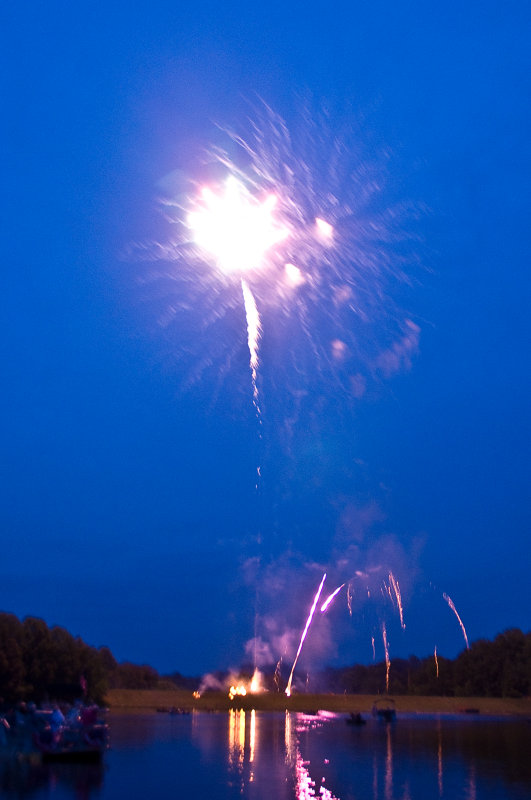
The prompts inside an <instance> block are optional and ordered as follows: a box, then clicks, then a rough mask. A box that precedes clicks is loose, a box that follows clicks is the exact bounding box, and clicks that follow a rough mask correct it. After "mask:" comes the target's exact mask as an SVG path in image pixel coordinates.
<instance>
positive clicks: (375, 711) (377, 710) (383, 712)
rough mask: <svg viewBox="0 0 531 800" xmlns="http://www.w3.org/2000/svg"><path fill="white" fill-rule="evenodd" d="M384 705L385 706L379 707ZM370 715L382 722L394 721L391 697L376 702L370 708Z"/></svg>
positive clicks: (394, 709)
mask: <svg viewBox="0 0 531 800" xmlns="http://www.w3.org/2000/svg"><path fill="white" fill-rule="evenodd" d="M379 703H385V704H386V705H379ZM372 715H373V717H376V719H379V720H381V721H382V722H394V721H395V720H396V708H395V701H394V700H393V698H392V697H384V698H381V699H380V700H376V701H375V702H374V704H373V707H372Z"/></svg>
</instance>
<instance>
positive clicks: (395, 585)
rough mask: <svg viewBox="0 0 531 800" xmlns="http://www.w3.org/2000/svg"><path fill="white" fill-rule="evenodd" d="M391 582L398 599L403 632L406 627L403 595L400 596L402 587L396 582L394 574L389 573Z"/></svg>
mask: <svg viewBox="0 0 531 800" xmlns="http://www.w3.org/2000/svg"><path fill="white" fill-rule="evenodd" d="M389 581H390V583H391V586H392V587H393V591H394V593H395V597H396V604H397V606H398V613H399V614H400V625H401V626H402V630H404V631H405V629H406V625H405V622H404V610H403V607H402V595H401V594H400V586H399V585H398V581H397V580H396V578H395V576H394V575H393V573H392V572H390V573H389Z"/></svg>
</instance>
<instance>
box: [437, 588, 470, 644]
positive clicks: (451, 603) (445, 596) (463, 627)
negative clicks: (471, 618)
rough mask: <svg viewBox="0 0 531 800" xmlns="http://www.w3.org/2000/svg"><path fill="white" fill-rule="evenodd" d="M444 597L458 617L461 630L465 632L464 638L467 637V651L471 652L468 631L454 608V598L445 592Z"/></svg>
mask: <svg viewBox="0 0 531 800" xmlns="http://www.w3.org/2000/svg"><path fill="white" fill-rule="evenodd" d="M443 597H444V599H445V600H446V602H447V603H448V605H449V606H450V608H451V609H452V611H453V612H454V614H455V616H456V617H457V621H458V622H459V624H460V626H461V630H462V631H463V636H464V637H465V643H466V649H467V650H470V647H469V644H468V636H467V635H466V630H465V626H464V625H463V620H462V619H461V617H460V616H459V614H458V613H457V608H456V607H455V606H454V604H453V601H452V598H451V597H448V595H447V594H446V592H443Z"/></svg>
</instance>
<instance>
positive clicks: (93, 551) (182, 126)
mask: <svg viewBox="0 0 531 800" xmlns="http://www.w3.org/2000/svg"><path fill="white" fill-rule="evenodd" d="M8 6H9V7H4V9H3V10H2V11H1V12H0V28H1V30H2V33H3V36H2V39H3V42H2V47H1V48H0V53H1V56H0V58H1V59H2V65H1V66H2V75H3V79H2V84H3V102H2V108H3V125H2V129H1V130H2V132H1V134H0V135H1V144H2V146H1V152H2V178H3V180H2V183H3V191H2V198H1V224H2V232H3V235H2V240H3V269H2V276H3V281H2V292H1V302H2V321H3V326H4V333H3V337H2V344H3V347H2V351H3V353H2V361H1V363H2V392H1V395H0V398H1V400H0V403H1V407H0V421H1V441H2V459H1V468H2V474H1V483H0V487H1V488H0V491H1V508H2V559H1V562H0V608H1V609H2V610H5V611H9V612H13V613H15V614H17V615H19V616H20V617H24V616H26V615H34V616H39V617H42V618H43V619H45V620H46V622H48V623H49V624H59V625H62V626H64V627H66V628H67V629H68V630H70V631H71V632H72V633H73V634H79V635H80V636H81V637H82V638H83V639H84V640H85V641H86V642H88V643H89V644H93V645H96V646H99V645H108V646H109V647H110V648H111V650H112V651H113V653H114V654H115V656H116V657H117V658H118V659H119V660H122V659H128V660H131V661H135V662H138V663H150V664H152V665H153V666H155V667H156V668H158V669H160V670H161V671H170V670H174V669H175V670H179V671H181V672H184V673H187V674H200V673H202V672H205V671H209V670H213V669H215V668H221V667H228V666H231V665H237V664H239V663H240V662H242V661H243V660H244V659H245V658H247V657H249V655H250V653H251V652H252V650H253V648H250V647H248V648H247V650H246V643H247V642H248V641H249V640H250V639H251V638H252V637H253V636H254V635H255V634H256V635H257V637H258V638H259V641H258V643H257V644H258V645H259V647H258V648H257V649H255V652H257V651H258V652H259V653H260V654H261V657H262V659H265V658H266V656H267V655H269V654H270V655H271V657H274V658H275V660H276V659H277V658H278V657H280V655H283V656H284V657H285V659H286V660H288V661H289V658H290V657H292V656H293V654H294V653H293V646H294V643H295V644H296V642H295V639H296V636H298V634H299V632H300V630H301V629H302V626H303V625H304V621H305V617H306V614H307V610H308V608H309V605H310V604H311V600H312V596H313V593H314V592H315V590H316V588H317V586H318V584H319V581H320V579H321V576H322V573H323V572H324V571H325V570H326V571H328V575H329V578H328V583H327V587H328V590H329V591H332V590H333V589H334V588H335V587H336V586H337V585H339V584H340V583H342V582H343V581H347V582H348V581H349V580H352V587H353V591H354V596H353V599H352V616H351V615H350V614H349V611H348V608H347V602H346V593H345V590H343V593H342V594H340V595H338V598H337V599H336V601H335V603H334V604H333V606H331V607H330V609H329V611H328V612H327V615H326V618H323V619H321V620H319V621H316V625H315V636H314V638H313V643H312V641H311V640H310V639H309V640H308V650H307V653H306V667H307V669H310V668H311V667H312V665H323V664H326V663H332V662H335V663H341V664H346V663H352V662H354V661H369V660H370V659H371V658H372V649H371V648H372V645H371V637H372V636H374V637H375V640H376V642H375V647H376V657H377V658H378V659H381V658H383V649H382V639H381V631H382V624H383V623H384V622H385V624H386V630H387V635H388V639H389V645H390V656H391V659H392V658H393V655H395V656H407V655H409V654H410V653H415V654H416V655H419V656H423V655H427V654H429V653H431V652H433V649H434V646H437V650H438V652H439V653H441V654H443V655H447V656H449V657H453V656H455V655H456V654H457V653H458V652H459V651H460V650H461V649H462V648H463V646H464V639H463V636H462V632H461V630H460V627H459V624H458V622H457V619H456V617H455V615H454V614H453V612H452V611H451V610H450V609H449V607H448V605H447V604H446V602H445V601H444V599H443V597H442V595H443V592H445V593H447V594H448V595H449V596H450V597H451V598H452V599H453V600H454V602H455V605H456V608H457V609H458V611H459V614H460V616H461V618H462V620H463V622H464V624H465V626H466V630H467V633H468V637H469V639H470V640H471V641H473V640H475V639H478V638H482V637H493V636H494V635H495V634H497V633H498V632H500V631H502V630H505V629H506V628H509V627H520V628H522V629H524V630H526V631H527V630H529V628H530V608H531V603H530V600H531V598H530V593H529V576H528V570H529V555H530V553H529V538H528V535H529V526H530V521H531V520H530V504H531V503H530V493H529V485H530V479H531V471H530V460H529V453H530V430H529V401H530V369H529V355H528V354H529V342H530V341H531V335H530V334H531V331H530V327H531V326H530V314H529V305H530V285H531V279H530V275H529V254H530V230H531V228H530V225H529V185H530V182H531V158H530V148H529V137H530V133H531V131H530V127H531V126H530V121H531V112H530V107H529V97H530V89H531V87H530V76H531V64H530V61H531V56H530V49H529V36H530V33H531V31H530V22H531V12H530V10H529V7H528V4H527V3H524V2H510V0H509V2H506V3H503V4H500V3H495V2H481V3H480V2H476V1H475V0H474V2H469V3H465V4H463V3H458V2H454V0H451V1H450V2H447V3H445V4H444V5H441V4H440V3H434V2H409V3H391V2H389V0H385V1H384V0H381V1H380V2H378V0H376V1H375V2H371V3H366V2H349V3H343V2H339V3H332V4H328V5H327V6H326V7H325V6H323V5H322V4H317V3H314V4H310V5H307V6H306V7H303V6H300V5H297V4H293V3H286V2H283V3H277V2H273V3H267V4H263V5H260V6H253V5H252V4H249V3H246V4H244V3H238V2H230V0H229V1H228V2H227V3H214V2H211V3H210V2H208V3H207V2H201V0H199V2H197V3H194V4H191V3H190V4H189V5H188V6H184V5H182V4H179V3H175V2H171V3H170V2H164V1H162V0H154V2H151V3H145V2H142V0H139V2H136V3H135V4H130V3H126V2H118V0H108V2H106V3H94V2H92V3H87V2H84V1H83V0H82V1H81V2H78V3H76V4H69V3H62V2H58V1H56V0H49V2H47V3H41V2H31V3H28V2H19V3H17V4H16V5H15V4H8ZM301 96H303V97H306V98H310V100H308V102H309V103H310V105H311V107H312V108H314V109H315V108H322V107H326V108H332V109H334V112H333V114H331V117H330V120H329V125H330V129H331V140H334V139H335V138H336V139H341V137H343V135H344V132H345V130H350V129H351V128H353V129H355V131H357V133H356V136H357V137H358V141H359V151H358V152H354V151H352V159H353V163H354V166H355V167H356V168H357V170H358V173H363V171H364V170H365V168H366V171H367V175H368V176H374V175H375V174H376V175H379V174H380V173H379V170H380V169H381V178H382V186H383V187H384V188H383V189H382V191H381V192H380V193H378V196H377V199H375V201H374V204H373V206H372V207H371V208H370V210H369V211H368V213H367V216H366V219H365V221H366V222H367V221H368V222H369V223H370V222H371V219H373V220H381V219H382V218H383V217H384V215H385V212H386V210H388V209H389V208H399V209H402V211H401V212H400V213H398V216H397V219H396V220H395V222H396V228H397V230H398V229H400V228H401V227H403V229H404V231H405V232H406V233H407V236H408V237H409V238H408V239H407V243H406V244H404V242H400V241H398V239H397V238H396V237H394V236H391V237H389V241H387V242H383V241H382V242H381V243H380V245H379V247H380V251H381V253H382V259H383V258H384V256H385V258H386V259H387V261H388V263H389V265H390V269H389V270H388V272H387V274H386V279H385V281H384V285H383V294H382V299H381V300H379V301H378V304H377V310H376V311H374V310H373V309H372V306H371V304H372V300H371V299H370V297H369V300H368V301H367V308H368V309H369V310H368V315H369V322H370V325H369V327H368V328H367V329H364V330H366V332H365V334H363V335H361V333H359V331H358V330H357V328H356V324H357V322H356V321H355V320H354V318H352V319H350V318H349V317H348V316H344V317H341V318H339V316H338V317H334V315H333V314H329V313H328V311H329V308H330V306H329V305H326V304H327V303H329V299H330V297H329V295H327V293H326V291H325V290H323V292H322V294H321V295H320V297H321V298H322V300H323V303H322V304H320V303H319V302H312V303H310V302H308V303H307V305H304V304H303V299H300V305H299V306H298V310H296V306H295V305H294V306H293V315H291V313H290V312H291V309H290V307H289V304H287V306H286V305H284V307H283V308H282V309H280V307H278V306H275V304H274V303H273V302H269V301H268V302H267V303H266V302H265V300H266V298H265V294H264V293H263V294H262V295H260V292H259V293H258V295H257V304H258V305H259V306H261V307H260V310H261V311H262V321H263V326H264V331H263V340H262V343H261V354H260V355H261V367H260V371H259V376H258V387H259V391H260V396H261V408H262V420H261V425H259V423H258V420H257V417H256V413H255V410H254V407H253V403H252V389H251V382H250V373H249V364H248V358H249V354H248V351H247V342H246V330H245V318H244V312H243V308H242V306H241V305H239V304H238V303H237V302H235V301H234V297H235V296H236V295H234V296H231V295H230V291H229V292H228V296H229V299H228V300H227V298H226V297H225V299H222V305H221V306H219V307H218V310H219V313H216V311H215V310H214V312H212V308H214V309H216V306H215V303H213V302H212V300H213V298H214V297H215V295H209V289H208V280H207V278H206V277H205V274H206V273H205V270H204V265H203V270H202V271H201V270H199V271H198V278H197V281H198V284H197V286H193V285H191V284H188V283H187V281H186V280H182V279H181V277H182V274H181V273H180V272H179V270H182V265H181V264H179V263H177V262H176V263H171V262H168V261H167V262H165V263H164V264H161V262H160V261H157V259H156V258H155V257H153V258H150V253H154V252H155V250H156V245H155V243H164V242H167V241H168V240H169V239H170V238H171V236H172V235H173V234H174V230H173V227H174V226H172V225H171V224H170V223H169V222H168V220H167V219H166V218H165V215H164V213H161V212H162V211H163V209H162V208H161V205H160V196H161V192H163V191H165V192H166V193H168V192H169V186H170V184H171V185H172V186H176V185H177V184H179V187H180V189H182V185H183V184H184V182H185V181H186V179H187V178H189V179H195V178H198V177H201V178H203V176H204V174H205V163H204V153H205V149H206V148H208V147H211V146H215V145H220V146H227V142H226V141H224V138H223V137H224V136H225V135H226V134H225V133H224V131H223V130H222V128H223V127H227V128H230V129H236V130H246V129H248V128H249V123H248V117H249V116H252V113H253V112H252V109H255V110H256V109H258V112H257V113H258V115H259V114H260V109H262V110H263V106H262V103H261V100H260V99H259V98H261V99H262V100H263V101H264V103H266V104H267V105H268V106H269V107H270V108H271V109H273V110H274V112H275V113H276V114H278V115H279V117H281V118H283V119H284V120H285V121H286V124H287V126H288V128H290V130H293V131H294V132H296V131H297V130H300V129H301V127H302V128H304V124H305V122H304V119H303V118H302V113H301V100H300V97H301ZM316 113H317V112H316ZM313 118H314V117H312V119H313ZM294 135H295V134H294ZM309 139H310V140H311V139H312V135H310V136H309ZM294 141H296V136H295V139H294ZM296 149H297V148H296V145H294V150H296ZM295 155H296V156H297V157H300V159H301V160H303V159H307V160H308V163H309V164H310V166H311V167H312V168H315V170H316V174H317V173H318V174H319V176H321V175H325V174H326V169H324V168H323V165H325V166H326V163H327V153H325V152H323V153H322V159H320V158H319V157H318V158H317V159H315V158H314V157H313V156H312V157H310V156H309V155H308V153H305V152H301V153H299V152H296V153H295ZM312 158H314V160H313V162H312ZM384 162H385V163H384ZM347 177H348V173H346V174H345V179H347ZM319 180H320V181H321V183H322V184H324V183H325V179H324V178H323V179H322V178H321V177H320V178H319ZM172 182H173V183H172ZM328 188H329V187H327V186H325V185H322V193H323V196H324V195H325V194H326V192H327V191H328ZM371 215H372V216H371ZM144 250H145V252H146V254H147V257H146V258H142V257H139V253H140V252H143V251H144ZM393 265H395V266H393ZM398 265H400V268H402V267H403V268H404V271H405V273H406V275H405V277H406V278H407V280H399V279H398ZM161 269H165V270H166V274H169V275H170V279H169V280H162V281H160V280H158V278H157V276H158V274H159V273H160V270H161ZM172 270H174V271H175V280H172V278H171V273H172ZM189 273H190V270H188V274H189ZM211 278H212V276H210V279H211ZM326 288H328V287H326ZM214 289H215V290H216V291H217V290H218V289H219V287H217V288H216V287H214ZM229 289H230V287H229ZM372 291H374V293H375V294H376V290H375V289H373V290H371V289H370V288H369V291H368V296H369V295H370V294H371V292H372ZM300 297H301V298H304V295H302V294H301V296H300ZM220 298H222V294H220ZM183 309H187V310H186V313H185V312H184V310H183ZM221 309H223V313H221ZM281 310H282V315H281V313H280V311H281ZM302 311H307V312H308V316H307V317H306V322H307V324H308V325H309V326H310V329H311V331H312V337H311V338H312V341H314V342H316V343H317V347H316V350H313V349H312V346H311V345H310V340H309V339H306V340H304V338H303V337H302V336H301V330H300V325H299V323H300V319H301V317H300V314H299V312H301V313H302ZM225 312H226V313H225ZM331 320H332V321H331ZM349 320H350V321H349ZM407 320H409V322H407ZM163 323H164V324H163ZM335 323H337V330H336V331H335V332H334V330H333V327H334V324H335ZM408 326H409V327H408ZM367 331H368V333H367ZM400 332H401V334H400ZM408 337H409V338H408ZM336 338H339V339H344V340H348V341H350V342H351V349H352V350H356V347H355V346H354V344H353V343H355V342H358V345H359V352H357V353H356V354H355V355H356V366H355V368H354V366H353V367H352V372H351V374H349V375H348V376H347V378H348V380H347V381H345V375H346V372H348V365H347V366H345V367H344V368H343V374H340V375H336V374H334V373H333V372H332V371H330V370H328V369H327V368H325V366H324V361H323V359H322V356H323V353H324V352H327V351H330V348H331V347H332V348H333V344H332V342H333V341H335V339H336ZM393 348H394V350H393ZM397 348H398V350H397ZM400 348H401V349H400ZM392 353H394V354H395V356H396V357H395V359H394V360H393V361H390V360H389V359H390V354H392ZM360 365H361V366H360ZM340 372H341V370H340ZM191 375H195V379H194V380H190V376H191ZM348 386H349V387H350V391H348V390H347V389H346V387H348ZM257 466H260V467H261V473H262V478H261V481H260V484H259V489H258V491H257V490H256V489H255V483H256V469H257ZM389 571H392V573H393V575H395V576H396V578H397V579H398V580H399V582H400V586H401V589H402V599H403V603H404V621H405V626H406V627H405V630H404V629H402V627H401V625H400V621H399V617H398V614H397V612H396V608H393V606H392V604H391V603H390V602H387V601H386V599H385V598H384V597H383V595H382V580H383V579H386V580H388V575H389ZM356 572H359V573H362V574H361V575H358V576H356ZM367 587H369V592H370V594H371V596H370V597H368V596H367ZM325 594H326V591H325Z"/></svg>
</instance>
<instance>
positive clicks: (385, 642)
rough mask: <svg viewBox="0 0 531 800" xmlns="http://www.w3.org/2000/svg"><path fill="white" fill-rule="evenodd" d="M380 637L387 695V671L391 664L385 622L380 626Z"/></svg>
mask: <svg viewBox="0 0 531 800" xmlns="http://www.w3.org/2000/svg"><path fill="white" fill-rule="evenodd" d="M382 636H383V643H384V650H385V691H386V692H387V694H389V670H390V669H391V662H390V660H389V644H388V642H387V631H386V629H385V622H384V624H383V625H382Z"/></svg>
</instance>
